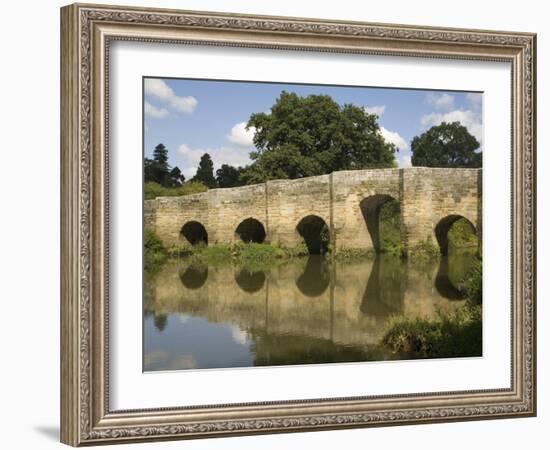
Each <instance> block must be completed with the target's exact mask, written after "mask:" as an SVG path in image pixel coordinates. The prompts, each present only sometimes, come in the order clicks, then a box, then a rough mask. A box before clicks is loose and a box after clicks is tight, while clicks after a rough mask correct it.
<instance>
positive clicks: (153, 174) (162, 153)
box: [143, 144, 185, 187]
mask: <svg viewBox="0 0 550 450" xmlns="http://www.w3.org/2000/svg"><path fill="white" fill-rule="evenodd" d="M143 170H144V177H145V182H146V183H149V182H154V183H158V184H160V185H161V186H163V187H178V186H181V185H182V184H183V182H184V181H185V177H184V176H183V174H182V173H181V170H180V169H179V167H177V166H175V167H173V168H172V167H170V165H169V164H168V150H167V149H166V147H165V145H164V144H158V145H157V146H156V147H155V149H154V151H153V159H151V158H145V160H144V162H143Z"/></svg>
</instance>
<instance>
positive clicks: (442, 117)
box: [420, 109, 483, 143]
mask: <svg viewBox="0 0 550 450" xmlns="http://www.w3.org/2000/svg"><path fill="white" fill-rule="evenodd" d="M441 122H447V123H450V122H460V123H461V124H462V125H464V126H465V127H466V128H467V129H468V131H469V132H470V133H471V134H472V135H473V136H475V138H476V139H477V140H478V141H479V142H480V143H481V139H482V136H483V128H482V125H481V117H480V116H479V114H478V113H476V112H474V111H471V110H466V111H463V110H458V109H457V110H454V111H449V112H447V113H435V112H434V113H430V114H426V115H425V116H422V117H421V119H420V123H421V124H422V126H424V127H426V128H430V127H432V126H434V125H439V124H441Z"/></svg>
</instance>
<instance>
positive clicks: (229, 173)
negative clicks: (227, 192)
mask: <svg viewBox="0 0 550 450" xmlns="http://www.w3.org/2000/svg"><path fill="white" fill-rule="evenodd" d="M242 170H243V168H242V167H238V168H237V167H233V166H230V165H229V164H222V166H221V167H220V168H219V169H218V170H216V182H217V184H218V187H221V188H229V187H236V186H242V185H243V184H244V183H243V182H242V181H240V179H239V178H240V176H241V172H242Z"/></svg>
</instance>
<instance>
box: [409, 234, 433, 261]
mask: <svg viewBox="0 0 550 450" xmlns="http://www.w3.org/2000/svg"><path fill="white" fill-rule="evenodd" d="M440 257H441V252H440V250H439V247H438V246H437V245H435V244H434V243H433V241H432V240H431V239H430V237H427V238H426V239H425V240H424V241H422V242H420V243H419V244H417V245H416V246H414V247H412V248H411V249H409V254H408V258H409V259H410V260H411V261H413V262H420V263H422V262H430V261H435V260H438V259H439V258H440Z"/></svg>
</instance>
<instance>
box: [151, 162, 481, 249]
mask: <svg viewBox="0 0 550 450" xmlns="http://www.w3.org/2000/svg"><path fill="white" fill-rule="evenodd" d="M481 189H482V183H481V169H447V168H425V167H411V168H404V169H371V170H351V171H340V172H334V173H332V174H330V175H321V176H315V177H308V178H302V179H297V180H274V181H268V182H266V183H262V184H256V185H252V186H243V187H237V188H224V189H211V190H209V191H207V192H203V193H200V194H193V195H187V196H182V197H159V198H156V199H154V200H147V201H145V202H144V224H145V226H149V227H152V228H153V229H155V230H156V232H157V233H158V235H159V236H160V238H161V239H162V241H163V243H164V244H165V245H166V246H170V245H172V244H176V243H178V242H182V240H185V238H184V237H183V236H182V234H181V230H182V227H183V226H184V225H185V224H186V223H188V222H191V221H193V222H198V223H200V224H202V226H204V228H205V230H206V233H207V234H208V243H209V244H232V243H234V242H238V241H239V240H240V238H239V235H238V234H237V233H236V229H237V227H238V226H239V224H240V223H241V222H243V221H244V220H246V219H255V220H257V221H258V222H260V223H261V224H262V225H263V228H264V230H265V235H266V238H265V241H266V242H270V243H273V244H278V245H283V246H287V247H292V246H296V245H298V244H299V243H300V242H301V240H302V237H301V236H300V234H299V233H298V231H297V226H298V224H299V223H300V221H301V220H302V219H304V218H306V217H308V216H317V217H318V218H320V219H322V220H323V221H324V222H325V223H326V225H327V226H328V228H329V230H330V239H331V242H332V245H333V246H334V247H335V248H336V249H341V248H358V249H376V248H377V240H378V236H377V229H378V213H379V207H380V206H381V205H382V204H383V203H384V202H385V201H387V200H388V199H391V198H393V199H395V200H398V201H399V203H400V207H401V241H402V244H403V248H404V249H405V251H407V250H409V249H412V248H414V247H415V246H417V245H418V244H420V243H424V242H429V243H432V244H434V245H439V246H440V248H441V250H442V251H443V252H446V232H447V231H448V229H449V228H450V226H451V225H452V224H453V223H454V221H455V220H457V219H458V218H461V217H464V218H466V219H467V220H468V221H469V222H470V223H471V224H472V225H473V226H474V227H475V229H476V232H477V234H478V238H479V239H478V240H479V242H480V245H481V228H482V224H481V220H482V216H481V211H482V208H481V197H482V192H481Z"/></svg>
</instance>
